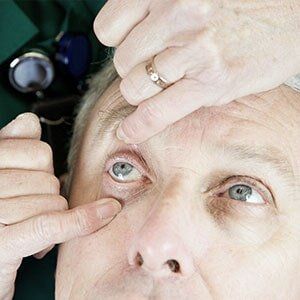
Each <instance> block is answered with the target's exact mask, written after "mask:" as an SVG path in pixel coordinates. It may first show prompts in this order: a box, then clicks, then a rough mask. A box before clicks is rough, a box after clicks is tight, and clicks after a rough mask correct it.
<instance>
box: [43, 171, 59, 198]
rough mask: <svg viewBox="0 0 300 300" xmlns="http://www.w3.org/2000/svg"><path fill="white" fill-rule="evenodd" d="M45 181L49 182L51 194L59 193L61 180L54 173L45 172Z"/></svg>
mask: <svg viewBox="0 0 300 300" xmlns="http://www.w3.org/2000/svg"><path fill="white" fill-rule="evenodd" d="M44 176H45V182H47V184H48V191H49V193H50V194H56V195H59V193H60V182H59V180H58V179H57V178H56V177H55V176H54V175H49V174H45V175H44Z"/></svg>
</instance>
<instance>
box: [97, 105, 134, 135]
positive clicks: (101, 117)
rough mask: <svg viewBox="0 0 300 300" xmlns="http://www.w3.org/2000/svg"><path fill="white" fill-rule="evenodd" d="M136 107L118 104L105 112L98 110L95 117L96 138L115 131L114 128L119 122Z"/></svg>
mask: <svg viewBox="0 0 300 300" xmlns="http://www.w3.org/2000/svg"><path fill="white" fill-rule="evenodd" d="M135 109H136V107H134V106H132V105H128V104H127V105H126V104H125V105H124V103H121V104H118V105H116V106H114V107H113V108H108V109H107V110H99V111H98V117H97V124H98V126H97V127H98V129H97V133H96V137H97V136H99V135H102V134H105V133H106V132H111V131H112V130H115V128H114V127H115V126H114V125H116V124H117V123H119V122H120V121H121V120H123V119H124V118H126V117H127V116H128V115H130V114H131V113H132V112H133V111H134V110H135Z"/></svg>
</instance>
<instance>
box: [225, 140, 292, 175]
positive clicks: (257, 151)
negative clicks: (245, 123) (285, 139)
mask: <svg viewBox="0 0 300 300" xmlns="http://www.w3.org/2000/svg"><path fill="white" fill-rule="evenodd" d="M221 147H222V148H223V150H224V152H227V153H229V154H230V155H231V156H233V157H235V158H237V159H240V160H244V161H245V160H252V161H256V162H258V163H260V164H266V163H267V164H269V165H270V166H271V167H272V168H275V169H276V170H278V171H279V173H281V175H282V176H283V177H287V176H289V177H293V176H294V171H293V168H292V165H291V163H290V161H289V159H288V157H287V156H286V155H284V154H283V153H282V152H281V151H280V150H279V149H277V148H275V147H271V146H262V147H254V148H253V147H251V146H247V145H237V144H223V145H222V146H221Z"/></svg>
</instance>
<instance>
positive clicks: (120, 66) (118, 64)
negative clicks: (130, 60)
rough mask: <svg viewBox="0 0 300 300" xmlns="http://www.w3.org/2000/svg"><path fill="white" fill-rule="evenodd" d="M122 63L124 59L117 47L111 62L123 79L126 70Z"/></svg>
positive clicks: (121, 51)
mask: <svg viewBox="0 0 300 300" xmlns="http://www.w3.org/2000/svg"><path fill="white" fill-rule="evenodd" d="M124 61H126V59H124V54H123V50H122V49H121V48H120V47H119V48H117V50H116V51H115V55H114V58H113V62H114V65H115V68H116V71H117V72H118V74H119V75H120V76H121V77H122V78H124V77H125V75H126V68H125V65H124Z"/></svg>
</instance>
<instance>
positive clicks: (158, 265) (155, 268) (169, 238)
mask: <svg viewBox="0 0 300 300" xmlns="http://www.w3.org/2000/svg"><path fill="white" fill-rule="evenodd" d="M183 190H184V183H183V182H181V181H180V180H178V179H175V180H171V181H170V182H169V183H168V185H166V186H165V188H164V189H163V191H162V193H161V195H160V197H159V198H158V199H155V200H156V201H155V205H154V206H153V208H152V210H151V211H150V213H149V215H148V217H147V219H146V220H145V222H144V224H143V226H142V228H141V229H140V231H139V232H138V233H137V234H136V236H135V239H134V241H133V243H132V245H131V249H130V251H129V263H130V264H131V265H135V266H137V267H141V268H143V269H144V270H146V271H148V272H151V273H152V274H165V275H167V274H168V275H170V274H172V273H180V274H181V275H187V274H189V273H191V272H192V271H193V262H192V255H191V253H189V251H188V250H187V248H186V247H185V241H184V239H185V234H184V232H185V228H184V227H185V220H184V219H182V218H181V213H182V209H183V202H186V203H188V202H189V201H186V200H187V199H182V198H183V197H184V192H183ZM185 197H186V196H185ZM184 209H185V211H186V210H188V204H187V205H186V207H185V208H184ZM183 215H185V217H186V212H185V214H183Z"/></svg>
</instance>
